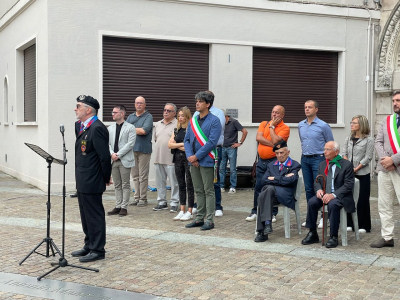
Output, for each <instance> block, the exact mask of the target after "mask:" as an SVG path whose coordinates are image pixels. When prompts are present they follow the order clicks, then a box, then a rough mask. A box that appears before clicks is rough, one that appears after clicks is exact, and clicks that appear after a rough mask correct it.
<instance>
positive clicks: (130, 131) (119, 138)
mask: <svg viewBox="0 0 400 300" xmlns="http://www.w3.org/2000/svg"><path fill="white" fill-rule="evenodd" d="M125 115H126V108H125V106H123V105H116V106H114V109H113V111H112V117H113V120H114V121H115V123H114V124H112V125H111V126H109V127H108V133H109V135H110V138H109V149H110V154H111V160H112V172H111V174H112V178H113V181H114V187H115V198H116V203H115V207H114V209H113V210H111V211H109V212H108V213H107V214H108V215H109V216H111V215H119V216H120V217H123V216H126V215H127V214H128V204H129V198H130V195H131V185H130V177H131V168H132V167H133V166H134V165H135V158H134V155H133V146H134V145H135V140H136V130H135V126H133V125H132V124H129V123H128V122H125Z"/></svg>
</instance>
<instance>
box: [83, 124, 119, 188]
mask: <svg viewBox="0 0 400 300" xmlns="http://www.w3.org/2000/svg"><path fill="white" fill-rule="evenodd" d="M79 129H80V123H79V122H76V123H75V135H76V142H75V178H76V189H77V191H78V192H80V193H86V194H96V193H102V192H104V191H105V190H106V183H109V182H110V176H111V156H110V151H109V149H108V139H109V137H108V130H107V128H106V126H104V124H103V123H102V122H101V121H100V120H97V121H96V122H94V123H92V125H91V126H90V127H89V128H88V129H86V130H85V131H83V132H82V133H81V134H79ZM83 146H84V147H83Z"/></svg>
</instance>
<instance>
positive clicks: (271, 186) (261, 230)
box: [254, 141, 301, 242]
mask: <svg viewBox="0 0 400 300" xmlns="http://www.w3.org/2000/svg"><path fill="white" fill-rule="evenodd" d="M273 151H274V152H275V154H276V158H277V160H276V161H273V162H270V163H269V164H268V166H267V171H266V172H265V174H264V176H263V179H262V185H263V188H262V190H261V193H260V195H259V196H258V210H257V236H256V238H255V240H254V241H255V242H265V241H266V240H268V233H271V232H272V223H271V219H272V208H273V206H274V205H276V204H283V205H285V206H287V207H289V208H291V209H294V205H295V201H296V200H295V198H294V194H295V192H296V186H297V180H298V179H299V175H298V172H299V170H300V168H301V166H300V164H299V163H298V162H297V161H295V160H293V159H291V158H290V157H289V154H290V150H289V149H288V148H287V144H286V141H281V142H279V143H277V144H275V145H274V148H273Z"/></svg>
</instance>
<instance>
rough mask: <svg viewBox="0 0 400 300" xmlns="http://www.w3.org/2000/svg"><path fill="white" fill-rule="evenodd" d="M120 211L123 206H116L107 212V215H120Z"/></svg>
mask: <svg viewBox="0 0 400 300" xmlns="http://www.w3.org/2000/svg"><path fill="white" fill-rule="evenodd" d="M120 211H121V208H120V207H119V208H117V207H114V209H113V210H110V211H109V212H108V213H107V215H109V216H112V215H118V214H119V212H120Z"/></svg>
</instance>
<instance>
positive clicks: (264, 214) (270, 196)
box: [257, 185, 279, 231]
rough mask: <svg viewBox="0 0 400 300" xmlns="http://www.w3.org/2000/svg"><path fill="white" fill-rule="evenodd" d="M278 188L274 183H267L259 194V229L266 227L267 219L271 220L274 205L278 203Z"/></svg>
mask: <svg viewBox="0 0 400 300" xmlns="http://www.w3.org/2000/svg"><path fill="white" fill-rule="evenodd" d="M278 204H279V201H278V199H277V197H276V189H275V187H274V186H273V185H265V186H264V187H263V188H262V190H261V193H260V195H259V196H258V210H257V231H261V230H264V229H265V221H271V220H272V215H273V210H274V205H278Z"/></svg>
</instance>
